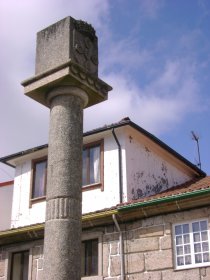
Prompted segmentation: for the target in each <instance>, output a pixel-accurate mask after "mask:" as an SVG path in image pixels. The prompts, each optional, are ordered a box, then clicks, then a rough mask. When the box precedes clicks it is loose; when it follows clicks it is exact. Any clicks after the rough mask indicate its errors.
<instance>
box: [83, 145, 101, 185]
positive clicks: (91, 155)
mask: <svg viewBox="0 0 210 280" xmlns="http://www.w3.org/2000/svg"><path fill="white" fill-rule="evenodd" d="M102 157H103V146H102V141H100V142H97V143H93V144H89V145H85V146H84V148H83V153H82V160H83V162H82V186H83V187H85V186H90V185H102V181H103V170H102V162H103V159H102Z"/></svg>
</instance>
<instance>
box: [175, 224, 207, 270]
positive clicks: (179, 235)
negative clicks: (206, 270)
mask: <svg viewBox="0 0 210 280" xmlns="http://www.w3.org/2000/svg"><path fill="white" fill-rule="evenodd" d="M174 245H175V260H176V267H177V268H178V269H181V268H187V267H197V266H207V265H210V255H209V230H208V221H207V220H200V221H193V222H189V223H183V224H176V225H174Z"/></svg>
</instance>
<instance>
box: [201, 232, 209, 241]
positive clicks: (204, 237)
mask: <svg viewBox="0 0 210 280" xmlns="http://www.w3.org/2000/svg"><path fill="white" fill-rule="evenodd" d="M201 239H202V240H203V241H205V240H208V233H207V231H203V232H201Z"/></svg>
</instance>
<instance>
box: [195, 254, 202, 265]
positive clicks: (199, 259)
mask: <svg viewBox="0 0 210 280" xmlns="http://www.w3.org/2000/svg"><path fill="white" fill-rule="evenodd" d="M195 263H202V254H195Z"/></svg>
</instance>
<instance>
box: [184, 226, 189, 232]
mask: <svg viewBox="0 0 210 280" xmlns="http://www.w3.org/2000/svg"><path fill="white" fill-rule="evenodd" d="M183 233H189V225H188V224H185V225H183Z"/></svg>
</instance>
